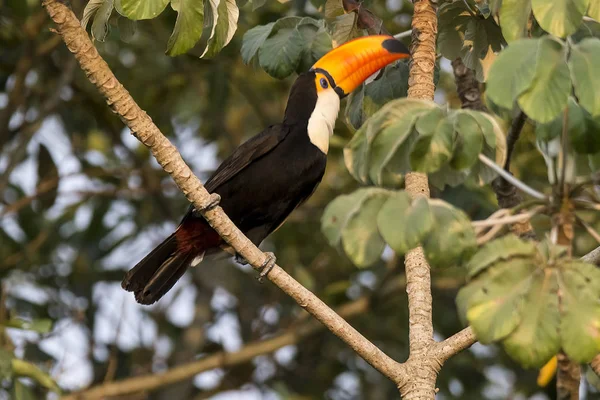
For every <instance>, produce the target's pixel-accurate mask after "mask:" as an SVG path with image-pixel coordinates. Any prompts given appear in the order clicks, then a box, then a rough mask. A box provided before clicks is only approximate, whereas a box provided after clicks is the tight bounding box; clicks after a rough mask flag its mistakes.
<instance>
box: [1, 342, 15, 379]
mask: <svg viewBox="0 0 600 400" xmlns="http://www.w3.org/2000/svg"><path fill="white" fill-rule="evenodd" d="M13 358H14V355H13V353H11V352H10V351H8V350H5V349H3V348H1V347H0V380H5V379H6V380H8V379H11V378H12V376H13V369H12V359H13Z"/></svg>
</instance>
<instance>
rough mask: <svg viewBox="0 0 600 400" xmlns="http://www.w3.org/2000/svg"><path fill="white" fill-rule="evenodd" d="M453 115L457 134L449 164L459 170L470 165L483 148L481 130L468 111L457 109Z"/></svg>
mask: <svg viewBox="0 0 600 400" xmlns="http://www.w3.org/2000/svg"><path fill="white" fill-rule="evenodd" d="M453 117H454V130H455V131H456V133H457V136H456V140H455V144H454V154H453V156H452V159H451V160H450V166H451V167H452V168H454V169H458V170H461V169H465V168H469V167H471V166H472V165H473V164H475V162H476V161H477V159H478V156H479V153H481V150H482V148H483V132H482V130H481V127H480V126H479V123H478V122H477V120H476V119H475V118H474V117H473V116H472V115H471V114H470V113H468V112H462V111H457V112H456V113H454V116H453Z"/></svg>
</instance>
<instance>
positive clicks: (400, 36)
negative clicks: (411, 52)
mask: <svg viewBox="0 0 600 400" xmlns="http://www.w3.org/2000/svg"><path fill="white" fill-rule="evenodd" d="M411 34H412V29H409V30H407V31H404V32H400V33H396V34H395V35H394V37H395V38H396V39H404V38H405V37H409V36H410V35H411Z"/></svg>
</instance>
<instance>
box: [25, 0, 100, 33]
mask: <svg viewBox="0 0 600 400" xmlns="http://www.w3.org/2000/svg"><path fill="white" fill-rule="evenodd" d="M104 1H105V0H90V1H89V2H88V3H87V4H86V6H85V8H84V9H83V16H82V17H81V26H82V27H83V29H86V28H87V24H88V23H89V22H90V19H92V17H93V16H94V15H95V14H96V13H97V12H98V10H99V9H100V7H102V5H103V4H104ZM19 3H20V4H26V3H25V2H24V1H22V0H19Z"/></svg>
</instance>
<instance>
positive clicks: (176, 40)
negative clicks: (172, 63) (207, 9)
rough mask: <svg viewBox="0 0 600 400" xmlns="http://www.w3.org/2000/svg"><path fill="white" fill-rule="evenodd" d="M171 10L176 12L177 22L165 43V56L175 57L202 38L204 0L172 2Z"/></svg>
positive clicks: (174, 0)
mask: <svg viewBox="0 0 600 400" xmlns="http://www.w3.org/2000/svg"><path fill="white" fill-rule="evenodd" d="M171 8H173V10H175V11H176V12H177V20H176V21H175V27H174V28H173V33H171V36H170V37H169V42H168V43H167V54H168V55H170V56H177V55H180V54H184V53H185V52H187V51H188V50H189V49H191V48H192V47H194V45H195V44H196V42H197V41H198V40H199V39H200V37H201V36H202V29H203V26H204V0H172V1H171Z"/></svg>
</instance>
